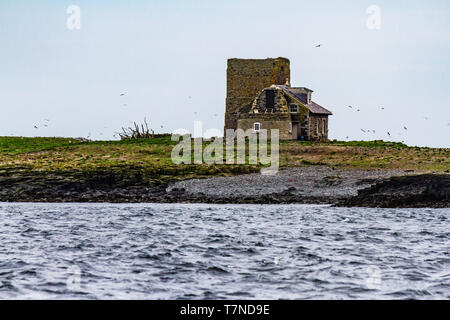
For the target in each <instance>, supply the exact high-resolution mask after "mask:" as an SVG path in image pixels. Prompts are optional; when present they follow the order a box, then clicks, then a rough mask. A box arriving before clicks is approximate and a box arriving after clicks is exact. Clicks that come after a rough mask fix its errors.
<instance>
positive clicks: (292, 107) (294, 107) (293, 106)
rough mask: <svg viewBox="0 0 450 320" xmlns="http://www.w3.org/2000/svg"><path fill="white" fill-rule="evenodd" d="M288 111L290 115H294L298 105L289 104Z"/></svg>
mask: <svg viewBox="0 0 450 320" xmlns="http://www.w3.org/2000/svg"><path fill="white" fill-rule="evenodd" d="M289 111H290V112H291V113H296V112H298V105H296V104H291V105H289Z"/></svg>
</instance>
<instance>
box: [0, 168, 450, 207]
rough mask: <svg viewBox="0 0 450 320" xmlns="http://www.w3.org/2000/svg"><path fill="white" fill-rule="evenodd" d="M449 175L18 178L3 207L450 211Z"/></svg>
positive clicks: (8, 182)
mask: <svg viewBox="0 0 450 320" xmlns="http://www.w3.org/2000/svg"><path fill="white" fill-rule="evenodd" d="M449 179H450V175H448V174H439V175H438V174H418V173H411V172H405V171H401V170H359V169H336V168H330V167H326V166H305V167H296V168H289V169H285V170H281V171H279V172H278V173H277V174H276V175H272V176H267V175H262V174H259V173H252V174H243V175H236V176H231V177H214V178H205V179H190V180H184V181H178V182H172V183H163V182H155V181H153V182H146V181H143V180H136V179H125V178H123V177H122V178H121V179H120V181H115V180H114V179H106V180H99V179H95V180H92V179H91V180H82V179H81V180H76V181H74V180H73V179H67V177H65V178H64V177H61V176H55V177H53V178H49V177H48V176H46V177H40V176H39V175H36V176H33V174H31V175H30V176H15V177H9V178H8V179H3V180H2V181H0V201H3V202H111V203H139V202H143V203H144V202H147V203H223V204H244V203H250V204H251V203H253V204H292V203H303V204H331V205H336V206H347V207H352V206H360V207H450V204H449V202H450V200H449V190H450V182H449Z"/></svg>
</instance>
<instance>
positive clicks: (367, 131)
mask: <svg viewBox="0 0 450 320" xmlns="http://www.w3.org/2000/svg"><path fill="white" fill-rule="evenodd" d="M320 47H322V44H317V45H316V46H315V48H320ZM125 95H126V93H121V94H120V97H124V96H125ZM188 99H192V96H188ZM123 106H124V107H127V106H128V104H127V103H123ZM348 108H350V109H353V110H356V112H361V109H360V108H354V107H353V106H350V105H349V106H348ZM380 109H381V110H385V108H384V107H380ZM197 114H198V113H197V111H194V115H197ZM217 116H218V114H217V113H215V114H214V117H217ZM424 119H425V120H428V117H424ZM49 123H50V119H44V123H43V125H42V126H43V127H45V128H47V127H48V125H49ZM447 126H450V123H447ZM106 128H107V127H105V129H106ZM162 128H164V126H163V125H161V129H162ZM34 129H39V126H38V125H34ZM360 129H361V131H362V132H363V133H373V134H375V133H376V131H375V130H373V129H363V128H360ZM403 129H404V130H405V131H408V128H407V127H406V126H403ZM99 134H100V135H102V133H99ZM386 134H387V136H389V137H391V136H392V135H391V132H389V131H387V132H386ZM115 136H116V135H114V137H115ZM90 137H91V133H90V132H89V133H88V135H87V137H86V138H87V139H89V138H90ZM345 138H346V139H348V138H349V137H348V136H346V137H345Z"/></svg>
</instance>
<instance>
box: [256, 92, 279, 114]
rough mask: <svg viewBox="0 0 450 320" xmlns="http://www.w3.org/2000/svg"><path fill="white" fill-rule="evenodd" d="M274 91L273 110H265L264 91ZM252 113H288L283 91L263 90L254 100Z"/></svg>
mask: <svg viewBox="0 0 450 320" xmlns="http://www.w3.org/2000/svg"><path fill="white" fill-rule="evenodd" d="M267 90H273V91H274V108H273V109H272V110H270V109H268V108H267V103H266V91H267ZM252 111H253V112H254V113H255V112H257V113H265V112H288V103H287V100H286V98H285V95H284V93H283V90H281V89H279V88H276V87H275V88H270V89H265V90H263V91H262V92H261V93H260V94H259V96H258V97H257V98H256V99H255V101H254V102H253V105H252Z"/></svg>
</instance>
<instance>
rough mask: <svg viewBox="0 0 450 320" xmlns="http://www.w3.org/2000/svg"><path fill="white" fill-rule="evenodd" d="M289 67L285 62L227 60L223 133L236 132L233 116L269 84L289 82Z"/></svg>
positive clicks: (235, 120)
mask: <svg viewBox="0 0 450 320" xmlns="http://www.w3.org/2000/svg"><path fill="white" fill-rule="evenodd" d="M290 77H291V76H290V65H289V60H288V59H286V58H276V59H229V60H228V66H227V98H226V111H225V129H236V128H237V120H238V119H237V112H238V111H239V109H240V108H242V107H243V106H246V105H248V104H250V103H252V102H253V100H254V99H255V97H256V96H257V95H258V94H259V93H260V92H261V91H262V90H263V89H264V88H267V87H270V86H271V85H273V84H285V83H286V79H288V80H289V81H290Z"/></svg>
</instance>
